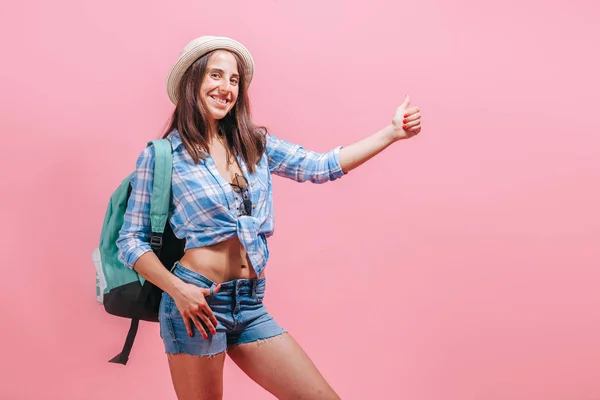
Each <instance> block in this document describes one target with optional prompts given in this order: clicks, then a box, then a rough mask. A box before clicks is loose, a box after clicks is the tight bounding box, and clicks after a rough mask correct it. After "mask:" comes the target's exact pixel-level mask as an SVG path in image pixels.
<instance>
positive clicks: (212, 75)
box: [210, 72, 219, 79]
mask: <svg viewBox="0 0 600 400" xmlns="http://www.w3.org/2000/svg"><path fill="white" fill-rule="evenodd" d="M210 77H211V78H215V79H219V74H218V73H217V72H213V73H211V74H210Z"/></svg>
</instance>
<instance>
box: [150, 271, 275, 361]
mask: <svg viewBox="0 0 600 400" xmlns="http://www.w3.org/2000/svg"><path fill="white" fill-rule="evenodd" d="M173 274H175V276H177V277H179V278H180V279H181V280H183V281H184V282H187V283H191V284H193V285H196V286H199V287H201V288H206V289H212V290H214V288H215V287H216V284H215V283H214V282H213V281H211V280H210V279H208V278H207V277H205V276H203V275H201V274H199V273H197V272H194V271H190V270H189V269H187V268H185V267H184V266H182V265H181V264H180V263H179V262H176V263H175V265H174V267H173ZM265 284H266V281H265V278H264V277H263V278H259V279H237V280H233V281H228V282H224V283H222V284H221V288H220V289H219V291H218V292H217V293H214V294H211V295H210V296H207V297H206V302H207V303H208V306H209V307H210V309H211V310H212V312H213V313H214V315H215V317H216V318H217V322H218V324H217V326H216V327H215V328H216V331H217V333H216V334H215V335H213V334H211V332H210V331H209V330H208V329H205V330H206V333H207V334H208V338H207V339H204V338H203V337H202V334H201V333H200V331H198V328H196V326H195V325H194V324H193V323H192V322H191V321H190V324H191V327H192V330H193V333H194V336H192V337H190V336H189V335H188V333H187V329H186V327H185V324H184V322H183V318H182V316H181V313H180V312H179V310H178V309H177V307H176V306H175V301H174V300H173V298H172V297H171V296H170V295H169V294H167V293H166V292H163V295H162V300H161V302H160V311H159V323H160V336H161V338H162V340H163V342H164V345H165V351H166V352H167V353H170V354H178V353H184V354H191V355H196V356H210V355H215V354H219V353H222V352H224V351H226V350H227V347H228V346H232V345H236V344H242V343H250V342H255V341H258V340H263V339H268V338H271V337H273V336H277V335H281V334H282V333H284V332H286V331H285V330H284V329H282V328H281V327H280V326H279V324H278V323H277V322H276V321H275V320H274V319H273V317H272V316H270V315H269V313H268V312H267V309H266V307H265V306H264V304H263V298H264V296H265ZM212 290H211V292H212ZM201 323H202V322H201Z"/></svg>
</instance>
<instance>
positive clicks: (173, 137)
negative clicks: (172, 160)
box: [167, 129, 183, 150]
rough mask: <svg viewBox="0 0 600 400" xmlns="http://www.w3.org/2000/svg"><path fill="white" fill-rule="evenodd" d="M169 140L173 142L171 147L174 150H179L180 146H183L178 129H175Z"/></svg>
mask: <svg viewBox="0 0 600 400" xmlns="http://www.w3.org/2000/svg"><path fill="white" fill-rule="evenodd" d="M167 138H168V139H169V140H170V141H171V147H173V150H177V148H178V147H179V146H181V145H183V141H182V140H181V135H180V134H179V131H178V130H177V129H173V130H172V131H171V133H169V135H168V136H167Z"/></svg>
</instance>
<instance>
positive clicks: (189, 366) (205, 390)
mask: <svg viewBox="0 0 600 400" xmlns="http://www.w3.org/2000/svg"><path fill="white" fill-rule="evenodd" d="M167 357H168V359H169V368H170V370H171V379H172V380H173V387H174V388H175V393H176V394H177V399H178V400H221V399H222V398H223V365H224V362H225V353H219V354H217V355H214V356H192V355H189V354H167Z"/></svg>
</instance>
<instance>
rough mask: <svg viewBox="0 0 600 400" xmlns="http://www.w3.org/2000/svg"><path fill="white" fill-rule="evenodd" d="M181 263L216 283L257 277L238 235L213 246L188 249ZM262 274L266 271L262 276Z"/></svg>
mask: <svg viewBox="0 0 600 400" xmlns="http://www.w3.org/2000/svg"><path fill="white" fill-rule="evenodd" d="M180 263H181V265H183V266H184V267H185V268H187V269H189V270H191V271H195V272H198V273H199V274H202V275H204V276H205V277H207V278H208V279H210V280H211V281H213V282H215V283H223V282H228V281H232V280H235V279H253V278H256V277H257V275H256V272H255V271H254V268H252V264H251V263H250V259H249V258H248V255H247V253H246V250H245V249H244V246H242V244H241V243H240V241H239V239H238V238H237V237H235V238H232V239H228V240H226V241H223V242H220V243H217V244H215V245H212V246H207V247H199V248H192V249H188V250H187V251H186V252H185V254H184V255H183V257H182V258H181V260H180ZM262 275H264V272H263V273H262V274H261V277H262Z"/></svg>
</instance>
